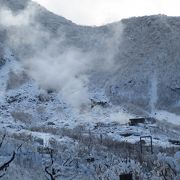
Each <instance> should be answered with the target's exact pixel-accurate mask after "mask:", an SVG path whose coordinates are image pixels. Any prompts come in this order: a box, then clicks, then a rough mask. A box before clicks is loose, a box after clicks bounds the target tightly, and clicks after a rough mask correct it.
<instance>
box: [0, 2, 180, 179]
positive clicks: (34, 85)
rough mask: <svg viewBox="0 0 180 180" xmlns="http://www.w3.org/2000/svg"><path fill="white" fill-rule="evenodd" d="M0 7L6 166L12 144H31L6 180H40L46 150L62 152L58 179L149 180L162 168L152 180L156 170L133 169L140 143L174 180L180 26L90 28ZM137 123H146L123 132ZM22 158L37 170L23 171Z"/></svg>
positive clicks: (141, 23) (22, 8) (161, 21)
mask: <svg viewBox="0 0 180 180" xmlns="http://www.w3.org/2000/svg"><path fill="white" fill-rule="evenodd" d="M0 5H1V7H0V87H1V89H0V122H1V127H0V129H1V131H0V132H1V134H3V131H4V129H5V130H6V132H7V134H8V138H9V139H10V140H8V141H9V142H8V146H7V147H4V149H3V150H2V152H3V153H4V155H6V156H8V155H9V154H10V152H11V150H12V148H15V147H16V144H17V143H23V144H24V143H27V144H25V145H24V147H23V148H22V150H21V152H19V154H18V158H17V161H16V162H15V163H14V164H16V165H18V167H16V166H15V165H14V166H12V167H13V168H12V170H10V171H9V174H8V176H7V178H9V179H12V174H14V173H15V172H16V171H19V169H18V168H20V169H21V171H23V173H22V174H23V176H24V177H26V179H37V178H39V179H44V178H45V172H43V171H42V169H41V168H39V167H40V166H41V165H42V164H43V163H44V159H45V160H47V157H46V156H45V157H44V156H43V158H42V157H41V155H40V154H41V153H40V152H39V151H40V150H39V148H40V149H43V152H44V151H45V150H46V148H49V147H51V148H53V149H54V150H57V151H58V153H57V154H56V160H57V161H58V162H57V163H58V164H61V165H62V167H59V168H61V170H62V172H70V170H71V171H72V172H73V173H76V177H75V179H86V176H88V177H89V179H92V178H94V177H96V178H100V176H101V177H103V178H105V177H108V178H109V179H117V177H118V174H117V173H115V172H121V173H123V171H126V172H127V171H128V172H129V171H130V169H131V170H132V171H135V169H138V168H139V169H138V170H137V171H138V172H136V173H137V174H138V176H140V177H141V178H142V179H145V178H147V176H148V173H149V171H150V172H151V179H152V177H153V176H155V177H156V178H158V172H159V169H158V168H159V167H156V168H157V169H158V170H157V169H156V170H157V174H156V171H155V170H154V169H153V168H154V166H155V165H154V166H153V165H152V164H151V165H150V169H148V168H147V169H146V168H145V167H144V166H143V165H142V164H141V159H138V157H139V156H138V153H139V138H140V137H141V136H145V135H146V136H152V140H153V145H154V147H153V148H154V152H155V154H156V155H157V154H158V152H160V151H161V152H162V153H167V154H166V155H165V157H163V156H161V155H159V156H156V155H155V156H153V155H152V157H151V158H152V160H153V161H154V162H155V160H156V161H158V162H161V161H163V162H164V161H170V160H169V158H170V157H171V163H172V162H173V163H174V164H175V165H174V166H173V168H174V171H177V174H178V172H179V169H178V166H179V164H177V165H176V160H177V159H178V158H179V156H178V151H179V146H176V145H174V144H173V143H172V142H177V143H179V141H178V139H179V137H180V134H179V128H180V119H179V117H180V96H179V93H180V72H179V68H180V60H179V57H180V54H179V52H180V51H179V48H180V18H179V17H167V16H165V15H154V16H144V17H134V18H129V19H124V20H122V21H120V22H115V23H112V24H107V25H104V26H100V27H95V26H94V27H89V26H79V25H76V24H74V23H73V22H71V21H69V20H67V19H65V18H63V17H60V16H57V15H55V14H53V13H52V12H49V11H47V10H46V9H45V8H43V7H41V6H40V5H38V4H36V3H35V2H32V1H30V0H16V1H14V0H0ZM135 117H145V118H146V123H145V124H140V125H138V126H129V124H128V122H129V119H130V118H135ZM99 142H100V143H99ZM125 142H126V143H125ZM123 143H124V144H123ZM177 143H176V144H177ZM79 144H80V145H79ZM122 146H123V148H122ZM8 147H9V149H8ZM98 148H99V149H98ZM117 148H120V149H121V148H122V149H121V150H120V151H119V149H118V151H119V153H120V155H119V154H116V152H117ZM171 148H172V149H173V148H174V150H172V149H171ZM7 149H8V150H7ZM6 150H7V152H6ZM127 150H128V152H129V153H131V155H129V156H128V157H129V164H128V163H127V162H126V163H125V159H126V160H127V154H126V153H125V152H127ZM9 151H10V152H9ZM132 151H133V152H132ZM99 152H102V154H99ZM107 152H108V153H110V154H109V155H108V156H107ZM23 153H24V154H23ZM28 153H29V154H28ZM66 153H67V154H68V155H69V154H72V156H71V157H70V158H68V157H67V154H66ZM77 153H79V154H80V155H79V154H78V155H77ZM81 153H84V154H81ZM22 154H23V155H22ZM45 154H46V153H45ZM90 155H91V156H92V155H93V158H95V159H96V161H95V164H93V163H92V164H91V165H92V166H91V165H90V164H89V165H87V163H86V161H93V162H94V160H93V159H89V156H90ZM22 156H23V157H22ZM60 156H61V158H62V159H61V158H60ZM176 157H178V158H176ZM28 158H29V159H30V162H31V163H32V164H33V165H32V164H26V163H25V166H24V164H23V160H27V159H28ZM71 158H73V159H72V161H71V163H70V162H68V161H69V160H68V161H67V159H71ZM148 158H149V154H148V156H144V161H147V159H148ZM153 158H154V159H153ZM162 158H164V159H163V160H162ZM173 158H174V159H173ZM115 159H117V161H116V160H115ZM63 161H65V162H66V161H67V162H66V163H69V165H67V166H66V165H65V164H66V163H65V162H64V163H62V162H63ZM40 162H41V163H42V164H41V163H40ZM77 162H79V166H81V168H80V169H81V170H80V169H78V168H77V166H78V165H77ZM98 163H100V164H106V165H107V166H106V165H104V167H100V165H99V164H98ZM137 163H140V164H137ZM148 163H150V162H148ZM151 163H152V162H151ZM177 163H178V162H177ZM108 164H109V168H108ZM110 164H111V165H112V168H110V166H111V165H110ZM43 165H44V164H43ZM52 165H53V164H52ZM22 167H23V168H22ZM120 167H121V168H120ZM129 167H131V168H130V169H129ZM137 167H138V168H137ZM147 167H148V165H147ZM28 168H31V170H32V171H33V168H34V170H35V171H36V173H39V174H40V177H37V176H36V175H34V174H33V173H32V172H28V171H27V169H28ZM68 168H69V169H68ZM93 168H95V170H94V169H93ZM98 168H99V169H98ZM103 169H104V170H103ZM77 171H78V172H77ZM141 171H145V173H144V174H141ZM95 172H96V173H95ZM94 173H95V174H94ZM98 173H99V174H98ZM171 173H172V172H171ZM171 173H170V175H168V177H167V178H169V177H170V176H171V175H172V174H171ZM67 174H68V173H67ZM87 174H88V175H87ZM177 174H176V175H177ZM176 175H173V177H175V176H176ZM23 176H21V173H18V175H17V179H23V178H24V177H23ZM72 177H74V175H73V174H68V176H67V177H66V176H65V175H62V174H61V176H60V179H63V178H64V179H68V178H69V179H70V178H71V179H72ZM94 179H95V178H94ZM177 179H178V176H177Z"/></svg>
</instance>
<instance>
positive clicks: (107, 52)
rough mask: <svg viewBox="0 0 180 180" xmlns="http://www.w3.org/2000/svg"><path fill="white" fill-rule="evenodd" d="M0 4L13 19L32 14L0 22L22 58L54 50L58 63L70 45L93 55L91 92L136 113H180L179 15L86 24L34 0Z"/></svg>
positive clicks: (5, 43)
mask: <svg viewBox="0 0 180 180" xmlns="http://www.w3.org/2000/svg"><path fill="white" fill-rule="evenodd" d="M17 2H18V3H17ZM0 3H1V4H3V6H2V7H1V9H2V10H3V11H4V9H3V8H4V7H8V8H6V10H8V12H10V15H11V16H12V17H13V18H18V16H21V15H24V17H25V18H27V19H25V20H23V21H22V22H19V23H22V24H18V23H17V24H16V23H12V24H8V25H6V24H4V23H1V31H0V37H1V39H0V41H1V43H2V44H3V45H2V46H7V47H9V48H10V49H11V50H12V51H13V52H14V53H15V56H16V57H17V59H20V61H23V60H22V59H29V58H31V59H32V58H34V59H36V56H37V57H39V54H40V53H41V52H43V51H46V50H47V49H48V51H49V49H50V48H52V49H53V50H52V49H51V52H48V55H49V53H52V54H53V55H55V57H52V56H51V58H52V61H53V58H56V57H57V56H59V54H62V53H64V52H67V51H68V50H69V49H70V48H71V49H76V50H78V52H79V51H80V52H81V53H83V54H82V56H84V57H86V56H90V58H84V59H85V61H86V63H88V65H89V64H91V65H90V66H91V68H88V70H87V69H86V68H85V71H86V72H85V74H86V75H88V89H89V90H88V91H90V92H91V91H97V92H98V93H99V92H100V91H101V92H103V93H104V94H103V96H106V97H107V99H108V101H109V102H110V103H112V104H114V105H122V106H124V107H126V108H128V109H129V110H130V111H133V113H134V110H135V109H137V110H135V112H136V113H139V108H140V109H142V110H145V111H148V112H151V113H154V112H155V111H156V110H157V109H158V110H167V111H170V112H173V113H177V114H179V113H180V99H179V95H180V78H179V77H180V72H179V68H180V60H179V57H180V56H179V55H180V54H179V52H180V51H179V48H180V18H178V17H167V16H164V15H157V16H148V17H146V16H145V17H138V18H130V19H125V20H122V21H121V22H117V23H113V24H108V25H106V26H101V27H83V26H78V25H76V24H74V23H72V22H71V21H68V20H66V19H64V18H63V17H59V16H57V15H54V14H53V13H50V12H48V11H47V10H46V9H44V8H43V7H41V6H39V5H37V4H35V3H33V2H29V1H16V3H15V1H12V0H8V1H4V0H1V1H0ZM30 9H31V10H30ZM32 9H33V11H32ZM8 15H9V14H8ZM8 20H9V19H8ZM26 21H28V22H26ZM25 22H26V23H25ZM9 23H11V22H9ZM31 36H33V37H31ZM29 37H30V38H29ZM54 46H55V47H56V48H54ZM1 51H2V50H1ZM41 56H42V54H41ZM45 56H46V54H45ZM87 61H88V62H87ZM23 62H24V61H23ZM3 64H4V60H3V57H2V56H1V66H2V65H3ZM26 68H27V67H26ZM30 74H31V73H30ZM35 79H36V77H35ZM40 81H41V80H40ZM23 82H25V81H23ZM44 86H45V87H46V84H45V85H44ZM53 88H55V89H56V87H53ZM93 93H94V92H93ZM89 98H92V97H89Z"/></svg>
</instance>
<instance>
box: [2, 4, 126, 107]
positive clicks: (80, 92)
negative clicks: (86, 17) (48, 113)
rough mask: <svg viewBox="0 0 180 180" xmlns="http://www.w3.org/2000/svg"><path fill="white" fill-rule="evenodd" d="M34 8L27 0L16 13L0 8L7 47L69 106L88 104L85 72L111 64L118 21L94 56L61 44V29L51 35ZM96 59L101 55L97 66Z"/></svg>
mask: <svg viewBox="0 0 180 180" xmlns="http://www.w3.org/2000/svg"><path fill="white" fill-rule="evenodd" d="M38 8H39V7H38V6H37V7H36V5H34V4H33V3H29V5H28V6H27V8H26V9H25V10H22V11H20V12H18V13H16V14H14V13H12V12H11V10H9V9H4V8H3V9H2V8H1V9H0V26H2V27H4V28H7V27H10V28H8V31H7V35H8V43H9V45H10V47H12V48H13V49H14V50H15V51H16V52H18V54H20V60H21V61H22V63H23V65H24V67H25V69H26V70H27V72H28V74H29V75H30V76H31V77H32V78H33V79H35V80H36V81H37V82H38V83H39V84H40V86H41V87H43V88H45V89H55V90H56V91H58V92H59V93H60V94H61V95H62V97H63V98H64V100H65V101H66V102H67V103H69V104H71V105H72V106H73V107H80V106H82V105H83V104H88V103H89V99H90V98H89V93H88V83H89V72H91V71H93V70H94V69H96V70H97V69H98V68H99V69H101V70H102V69H103V70H110V69H112V68H113V66H114V61H113V59H114V54H115V53H116V51H118V44H120V42H121V36H122V31H123V26H122V24H119V25H115V26H114V28H113V27H112V30H113V33H112V34H113V36H112V37H110V38H107V39H106V38H105V39H104V40H103V41H104V47H105V52H104V54H103V55H100V56H101V57H97V56H99V54H98V53H97V52H96V53H94V51H93V50H92V51H91V52H83V51H82V50H80V49H78V48H75V47H72V46H70V45H69V47H68V48H67V47H64V44H63V43H64V42H66V41H67V39H66V38H67V37H66V36H65V32H64V31H63V30H61V29H59V33H58V34H59V36H58V37H55V38H54V32H50V31H49V29H48V30H46V29H45V28H44V27H42V26H41V25H40V24H39V23H38V22H37V21H36V15H37V11H39V9H38ZM38 13H39V12H38ZM52 21H53V19H52ZM55 23H56V22H55ZM52 24H53V23H52ZM62 26H63V25H62ZM11 27H13V28H11ZM47 28H49V27H47ZM72 28H73V25H72ZM52 29H53V27H52ZM114 47H117V48H114ZM92 49H93V47H92ZM26 52H28V53H26ZM30 52H32V53H31V55H30V56H29V54H30ZM27 54H28V55H27ZM97 59H103V62H102V63H101V67H97V64H99V62H98V63H97V62H96V60H97ZM96 63H97V64H96ZM114 67H115V66H114Z"/></svg>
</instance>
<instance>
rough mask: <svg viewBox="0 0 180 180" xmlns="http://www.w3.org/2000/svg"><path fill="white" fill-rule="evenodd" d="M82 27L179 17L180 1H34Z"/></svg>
mask: <svg viewBox="0 0 180 180" xmlns="http://www.w3.org/2000/svg"><path fill="white" fill-rule="evenodd" d="M34 1H37V2H38V3H40V4H41V5H43V6H45V7H46V8H47V9H49V10H50V11H52V12H54V13H56V14H59V15H61V16H64V17H65V18H67V19H69V20H71V21H73V22H75V23H77V24H82V25H102V24H106V23H110V22H113V21H118V20H121V19H122V18H127V17H131V16H143V15H152V14H166V15H169V16H179V15H180V0H34Z"/></svg>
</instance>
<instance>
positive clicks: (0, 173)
mask: <svg viewBox="0 0 180 180" xmlns="http://www.w3.org/2000/svg"><path fill="white" fill-rule="evenodd" d="M5 137H6V134H4V135H3V136H2V138H1V141H0V148H1V147H2V145H3V142H4V140H5ZM21 146H22V144H21V145H20V146H19V147H18V148H17V150H19V149H20V148H21ZM15 156H16V151H15V150H14V151H13V152H12V155H11V158H10V159H9V160H8V161H6V162H4V163H3V164H2V165H1V166H0V178H2V177H4V176H5V174H6V171H7V169H8V167H9V165H10V164H11V163H12V162H13V161H14V159H15Z"/></svg>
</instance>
